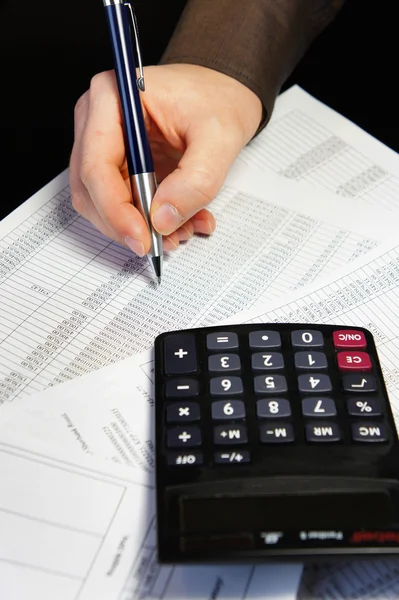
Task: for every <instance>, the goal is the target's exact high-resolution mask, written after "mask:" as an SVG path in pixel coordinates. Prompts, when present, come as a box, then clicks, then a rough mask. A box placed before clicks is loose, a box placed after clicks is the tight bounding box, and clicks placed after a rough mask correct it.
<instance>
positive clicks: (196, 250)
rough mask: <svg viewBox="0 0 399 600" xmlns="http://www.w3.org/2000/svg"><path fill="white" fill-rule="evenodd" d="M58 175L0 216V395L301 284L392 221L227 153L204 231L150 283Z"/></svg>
mask: <svg viewBox="0 0 399 600" xmlns="http://www.w3.org/2000/svg"><path fill="white" fill-rule="evenodd" d="M67 184H68V180H67V173H64V174H63V175H61V176H60V177H59V178H57V179H56V180H55V181H54V182H52V183H51V184H49V185H48V186H47V187H46V188H44V189H43V190H42V191H41V192H39V193H38V194H37V195H36V196H34V197H33V198H31V199H30V200H29V201H28V202H27V203H25V204H24V205H23V206H22V207H21V208H20V209H18V210H17V211H16V212H15V213H13V214H12V215H11V216H10V217H9V218H7V219H5V220H4V221H3V222H2V223H1V224H0V302H1V306H2V310H1V313H0V404H1V402H4V401H9V400H13V399H14V398H16V397H20V396H23V395H28V394H32V393H34V392H35V391H39V390H42V389H44V388H46V387H49V386H54V385H57V384H58V383H63V382H64V381H67V380H69V379H73V378H74V377H78V376H80V375H82V374H84V373H87V372H90V371H92V370H95V369H98V368H99V367H102V366H104V365H107V364H110V363H113V362H116V361H118V360H121V359H124V358H126V357H128V356H130V355H132V354H134V353H137V352H139V351H141V350H143V349H145V348H149V347H151V346H152V343H153V340H154V337H155V335H157V334H158V333H160V332H161V331H165V330H169V329H175V328H184V327H190V326H191V327H192V326H195V325H200V324H203V323H207V324H211V323H215V322H216V321H218V320H220V319H223V318H226V317H228V316H230V315H231V314H234V313H235V312H238V311H240V310H243V309H244V308H248V307H249V306H252V305H253V304H254V303H255V302H256V301H262V302H263V301H264V300H265V299H269V298H272V297H276V296H280V295H281V294H284V293H286V292H287V291H288V290H289V289H292V288H295V287H296V286H300V285H304V284H305V283H307V282H309V281H312V280H313V279H315V278H316V277H318V276H319V275H320V274H322V273H326V272H328V271H331V270H333V269H334V268H338V267H339V266H342V265H343V264H346V263H347V262H348V261H350V260H352V259H354V258H355V257H357V256H358V255H360V254H362V253H364V252H367V251H368V250H369V249H370V248H372V247H374V246H375V245H377V243H378V242H379V240H381V239H382V238H383V237H384V236H385V234H386V231H387V230H388V231H389V228H390V227H391V223H392V219H390V218H389V217H387V221H386V222H384V219H383V218H382V216H381V215H382V211H380V210H377V209H375V208H372V207H371V208H368V207H367V206H365V204H364V202H363V201H362V200H361V199H351V201H350V203H349V204H348V201H347V199H345V198H338V197H337V196H335V195H333V194H330V193H329V192H323V193H322V195H321V194H320V192H316V190H309V189H308V187H306V190H305V188H303V189H302V190H299V188H298V186H297V184H295V183H293V182H290V181H288V180H286V179H283V178H279V177H278V176H277V175H273V174H269V175H267V176H265V175H263V174H262V173H259V172H258V171H252V170H250V169H249V168H247V167H243V166H240V165H239V164H237V165H236V166H234V167H233V169H232V171H231V173H230V175H229V178H228V180H227V182H226V185H225V186H224V188H223V190H222V192H221V193H220V195H219V197H218V199H217V200H216V201H215V202H214V203H213V205H212V206H213V210H214V212H215V214H216V216H217V220H218V227H217V230H216V232H215V234H214V235H213V236H211V237H210V238H203V237H202V238H201V237H197V238H196V239H193V240H191V241H190V242H189V243H188V244H186V245H185V246H184V247H182V248H181V250H179V251H177V252H176V253H175V255H173V258H172V257H171V258H170V259H167V263H168V264H167V268H166V271H165V275H164V277H163V283H162V285H161V286H160V288H157V287H156V286H154V285H152V284H151V282H150V280H149V277H148V274H147V260H146V259H139V258H137V257H134V256H133V255H132V254H131V253H130V252H129V251H128V250H126V249H123V248H122V247H120V246H118V245H117V244H115V243H110V242H109V240H107V239H105V238H104V237H103V236H102V235H101V234H100V233H99V232H97V231H96V230H95V229H94V228H93V227H92V226H91V225H90V224H89V223H88V222H87V221H85V220H84V219H82V218H80V217H78V216H77V214H76V213H75V212H74V211H73V209H72V207H71V204H70V198H69V191H68V185H67ZM387 214H388V213H387ZM244 223H245V225H243V224H244Z"/></svg>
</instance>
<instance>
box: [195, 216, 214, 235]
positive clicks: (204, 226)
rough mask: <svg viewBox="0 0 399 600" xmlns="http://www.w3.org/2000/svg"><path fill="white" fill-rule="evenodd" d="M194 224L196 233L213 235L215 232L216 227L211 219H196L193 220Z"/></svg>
mask: <svg viewBox="0 0 399 600" xmlns="http://www.w3.org/2000/svg"><path fill="white" fill-rule="evenodd" d="M192 224H193V225H194V231H195V233H203V234H204V235H211V233H213V232H214V228H213V226H212V224H211V222H210V221H204V220H203V219H198V220H197V221H196V220H195V219H194V220H193V221H192Z"/></svg>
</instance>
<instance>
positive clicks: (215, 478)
mask: <svg viewBox="0 0 399 600" xmlns="http://www.w3.org/2000/svg"><path fill="white" fill-rule="evenodd" d="M155 408H156V424H155V426H156V489H157V535H158V555H159V560H160V562H161V563H171V562H175V563H186V562H191V563H193V562H194V563H206V562H221V561H222V562H234V561H240V562H242V561H251V562H256V561H258V560H259V561H265V560H268V559H277V560H282V559H284V560H289V559H292V560H305V559H306V558H309V559H314V558H315V557H316V556H320V555H323V556H324V557H327V556H328V557H329V558H331V557H334V556H339V557H341V558H342V556H343V555H346V556H356V555H370V554H373V553H378V554H380V553H385V554H397V553H399V447H398V436H397V432H396V427H395V423H394V419H393V415H392V411H391V407H390V403H389V399H388V395H387V391H386V388H385V384H384V380H383V375H382V371H381V367H380V363H379V359H378V355H377V351H376V347H375V343H374V340H373V336H372V334H371V333H370V332H369V331H368V330H366V329H364V328H361V327H345V326H335V325H309V324H276V323H270V324H243V325H231V326H223V327H219V326H217V327H207V328H201V329H191V330H185V331H174V332H173V331H172V332H168V333H163V334H162V335H160V336H158V337H157V338H156V340H155Z"/></svg>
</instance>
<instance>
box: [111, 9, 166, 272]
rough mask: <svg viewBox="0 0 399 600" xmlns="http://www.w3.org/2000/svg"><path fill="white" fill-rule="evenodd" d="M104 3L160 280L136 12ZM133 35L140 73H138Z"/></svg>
mask: <svg viewBox="0 0 399 600" xmlns="http://www.w3.org/2000/svg"><path fill="white" fill-rule="evenodd" d="M103 3H104V7H105V12H106V16H107V21H108V27H109V33H110V38H111V45H112V50H113V55H114V65H115V74H116V80H117V83H118V90H119V96H120V101H121V106H122V116H123V128H124V137H125V147H126V159H127V164H128V170H129V177H130V186H131V190H132V197H133V198H132V199H133V204H134V206H135V207H136V208H137V209H138V210H139V212H140V213H141V215H142V217H143V218H144V220H145V222H146V223H147V226H148V229H149V231H150V234H151V249H150V252H149V259H150V262H151V265H152V267H153V269H154V272H155V276H156V277H157V280H158V283H160V282H161V276H162V266H163V254H162V235H161V234H159V233H157V232H156V231H154V230H153V228H152V225H151V219H150V210H151V202H152V199H153V197H154V195H155V192H156V189H157V181H156V178H155V172H154V163H153V160H152V155H151V149H150V144H149V141H148V137H147V131H146V127H145V123H144V116H143V109H142V106H141V100H140V91H139V90H141V91H142V92H144V90H145V84H144V72H143V64H142V60H141V53H140V44H139V36H138V27H137V21H136V15H135V13H134V11H133V8H132V6H131V4H130V3H129V2H124V1H123V0H103ZM133 36H134V38H135V44H136V52H137V60H138V64H139V73H140V77H137V74H136V64H135V59H134V53H133Z"/></svg>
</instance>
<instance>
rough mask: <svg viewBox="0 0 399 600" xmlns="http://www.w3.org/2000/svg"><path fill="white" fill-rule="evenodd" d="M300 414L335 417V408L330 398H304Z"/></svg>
mask: <svg viewBox="0 0 399 600" xmlns="http://www.w3.org/2000/svg"><path fill="white" fill-rule="evenodd" d="M302 414H303V416H304V417H335V415H336V414H337V409H336V406H335V402H334V400H333V399H332V398H305V399H304V400H302Z"/></svg>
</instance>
